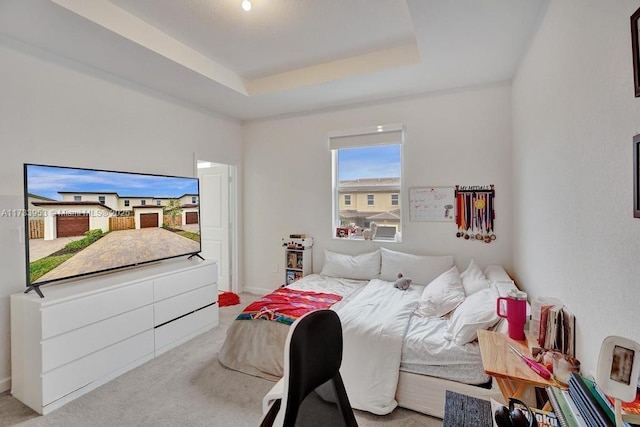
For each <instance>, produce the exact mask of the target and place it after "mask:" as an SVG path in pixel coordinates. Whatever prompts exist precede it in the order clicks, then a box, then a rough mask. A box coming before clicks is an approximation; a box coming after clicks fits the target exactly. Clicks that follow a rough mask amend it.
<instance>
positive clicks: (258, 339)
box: [220, 248, 515, 418]
mask: <svg viewBox="0 0 640 427" xmlns="http://www.w3.org/2000/svg"><path fill="white" fill-rule="evenodd" d="M399 272H402V273H403V275H404V276H405V277H410V278H413V283H412V285H411V286H410V287H409V289H407V290H406V291H403V290H399V289H396V288H394V286H393V284H394V281H395V280H393V279H394V278H395V277H397V274H398V273H399ZM513 287H515V285H514V284H513V282H512V281H511V278H510V277H509V276H508V274H507V273H506V272H505V270H504V269H503V268H502V267H500V266H497V265H492V266H488V267H487V268H486V269H485V270H484V271H482V270H480V268H479V267H478V266H477V265H476V264H475V263H474V262H473V261H472V262H471V263H470V264H469V267H467V268H466V270H465V271H464V272H462V273H459V272H458V270H457V268H456V267H455V266H454V265H453V257H451V256H437V257H427V256H420V255H413V254H405V253H401V252H396V251H390V250H387V249H384V248H381V249H380V250H378V251H375V252H373V253H369V254H361V255H355V256H352V255H346V254H338V253H335V252H332V251H325V264H324V266H323V269H322V271H321V272H320V274H312V275H309V276H305V277H303V278H302V279H300V280H298V281H296V282H294V283H292V284H291V285H289V286H288V287H287V288H288V289H287V291H288V292H290V293H295V294H300V295H302V296H303V297H308V295H314V294H315V293H324V294H329V295H332V296H333V297H334V298H335V299H336V300H338V301H337V302H335V303H334V304H332V305H331V306H330V308H331V309H332V310H335V311H336V312H337V313H338V314H339V316H340V319H341V322H342V324H343V336H344V344H345V347H344V354H343V362H342V367H341V374H342V377H343V380H344V382H345V387H346V388H347V392H348V394H349V399H350V401H351V404H352V406H353V407H354V408H356V409H361V410H366V411H369V412H372V413H374V414H378V415H383V414H387V413H389V412H391V411H392V410H393V409H394V408H395V407H396V406H398V405H399V406H402V407H405V408H408V409H412V410H416V411H419V412H422V413H425V414H429V415H433V416H437V417H440V418H442V417H443V414H444V396H445V391H446V390H452V391H456V392H459V393H464V394H468V395H472V396H475V397H480V398H485V399H488V398H489V397H493V398H495V399H497V400H502V398H501V394H500V392H499V390H498V389H497V388H496V387H493V386H492V384H491V378H490V377H489V376H488V375H486V374H485V373H484V370H483V368H482V361H481V358H480V351H479V347H478V345H477V341H475V336H476V333H475V331H476V330H477V329H478V328H485V329H486V328H494V329H495V328H500V327H501V323H500V322H499V318H498V317H497V316H496V314H495V299H496V298H497V296H498V295H506V293H507V292H508V291H509V290H510V289H512V288H513ZM265 298H266V300H267V301H268V300H270V299H272V298H273V295H272V294H269V295H267V296H265ZM265 298H263V299H265ZM263 302H264V301H260V302H258V303H257V305H254V306H253V307H254V311H251V310H247V308H249V306H247V308H245V310H244V311H248V313H245V314H244V318H245V319H248V318H252V316H253V317H255V318H256V319H257V320H244V319H242V320H241V319H238V320H235V321H234V322H233V323H232V325H231V326H230V327H229V330H228V332H227V338H226V340H225V343H224V344H223V347H222V348H221V351H220V362H221V363H222V364H223V365H225V366H227V367H229V368H231V369H235V370H238V371H241V372H244V373H247V374H251V375H256V376H260V377H263V378H268V379H271V380H277V379H279V378H280V377H281V376H282V373H283V360H284V356H283V349H284V342H285V340H286V336H287V333H288V330H289V326H288V324H287V322H286V321H285V322H283V321H280V320H278V319H275V320H276V321H265V320H262V319H266V318H269V315H265V313H262V312H259V311H255V307H259V306H260V305H261V304H262V303H263ZM294 305H295V304H294ZM244 311H243V312H244ZM267 311H269V310H267ZM242 316H243V315H241V316H239V317H240V318H241V317H242ZM271 320H274V319H273V318H271ZM293 320H294V319H289V321H290V322H291V321H293Z"/></svg>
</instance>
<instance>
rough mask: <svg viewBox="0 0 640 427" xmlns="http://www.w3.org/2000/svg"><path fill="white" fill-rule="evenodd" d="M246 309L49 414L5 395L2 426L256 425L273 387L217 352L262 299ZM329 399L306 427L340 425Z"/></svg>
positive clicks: (313, 402)
mask: <svg viewBox="0 0 640 427" xmlns="http://www.w3.org/2000/svg"><path fill="white" fill-rule="evenodd" d="M240 297H241V304H240V305H233V306H229V307H221V308H220V326H219V327H217V328H215V329H214V330H212V331H210V332H208V333H205V334H202V335H200V336H198V337H196V338H194V339H193V340H191V341H189V342H187V343H185V344H183V345H181V346H179V347H177V348H175V349H173V350H171V351H169V352H167V353H165V354H163V355H161V356H160V357H158V358H156V359H153V360H151V361H149V362H147V363H145V364H144V365H142V366H140V367H138V368H136V369H134V370H132V371H129V372H127V373H126V374H124V375H122V376H120V377H118V378H116V379H114V380H113V381H111V382H109V383H107V384H105V385H103V386H102V387H99V388H97V389H96V390H93V391H92V392H90V393H87V394H86V395H84V396H82V397H80V398H78V399H76V400H74V401H73V402H71V403H68V404H67V405H65V406H63V407H62V408H59V409H57V410H55V411H53V412H51V413H50V414H48V415H46V416H41V415H38V414H37V413H35V412H34V411H32V410H31V409H30V408H28V407H26V406H24V405H23V404H22V403H21V402H19V401H18V400H16V399H14V398H13V397H12V396H11V395H10V394H9V392H5V393H2V394H0V427H5V426H24V427H32V426H60V427H76V426H77V427H87V426H92V427H102V426H104V427H107V426H109V427H111V426H154V427H162V426H167V427H169V426H171V427H174V426H257V425H258V422H259V420H260V417H261V411H262V397H263V396H264V395H265V394H266V393H267V392H268V391H269V390H270V389H271V387H272V386H273V384H274V383H272V382H271V381H268V380H264V379H262V378H257V377H252V376H250V375H245V374H242V373H239V372H236V371H232V370H230V369H227V368H225V367H224V366H222V365H221V364H220V363H219V362H218V357H217V356H218V350H219V349H220V347H221V346H222V343H223V342H224V338H225V336H226V330H227V327H228V325H229V324H230V323H231V322H232V321H233V319H234V318H235V316H236V315H237V314H238V313H239V312H240V311H241V310H242V308H243V307H244V306H245V305H247V304H248V303H249V302H252V301H253V300H255V299H257V298H258V297H257V296H255V295H250V294H241V296H240ZM327 405H328V404H326V403H325V402H324V401H322V400H320V399H319V398H317V397H313V398H311V399H308V402H307V401H305V405H304V406H305V409H304V410H305V413H307V414H309V416H308V417H307V419H308V420H309V421H307V422H304V423H303V425H305V426H314V425H316V426H331V425H336V422H335V419H333V418H329V419H327V418H321V417H319V416H316V415H315V414H316V413H317V411H318V410H319V408H321V407H325V406H327ZM355 412H356V419H357V421H358V424H359V425H360V426H361V427H366V426H377V425H382V424H384V425H389V426H403V427H404V426H423V427H440V426H442V420H439V419H437V418H431V417H428V416H425V415H422V414H419V413H417V412H413V411H409V410H407V409H403V408H398V409H396V410H395V411H393V412H392V413H391V414H389V415H386V416H376V415H373V414H370V413H367V412H361V411H355Z"/></svg>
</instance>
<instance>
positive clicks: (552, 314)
mask: <svg viewBox="0 0 640 427" xmlns="http://www.w3.org/2000/svg"><path fill="white" fill-rule="evenodd" d="M575 325H576V319H575V316H574V315H573V313H571V312H570V311H569V309H568V308H567V307H566V306H565V305H562V304H550V305H543V306H541V307H540V326H539V331H538V345H540V346H541V347H542V348H546V349H555V350H560V352H561V353H564V354H568V355H569V356H572V357H575V343H576V341H575V340H576V338H575V332H574V331H575Z"/></svg>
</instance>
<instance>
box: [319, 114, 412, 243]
mask: <svg viewBox="0 0 640 427" xmlns="http://www.w3.org/2000/svg"><path fill="white" fill-rule="evenodd" d="M404 136H405V128H404V126H403V125H401V124H391V125H378V126H371V127H366V128H361V129H353V130H347V131H338V132H330V133H329V138H328V139H329V150H330V151H331V169H332V179H331V188H332V192H333V198H332V204H331V218H332V221H331V222H332V228H331V237H332V239H340V238H339V237H336V233H335V230H336V228H337V227H339V224H340V195H339V191H338V188H337V184H338V150H339V149H341V148H355V147H370V146H374V145H400V146H401V147H400V185H399V186H395V187H393V186H389V187H387V189H390V190H392V191H397V192H398V194H401V193H402V191H403V190H404V186H405V183H404ZM342 190H343V191H344V190H346V191H349V188H348V187H347V188H345V187H342ZM358 190H360V191H367V190H373V189H367V188H358ZM398 207H399V208H400V214H401V215H400V225H399V226H398V231H401V230H403V229H404V225H405V221H404V216H405V212H404V211H405V209H404V208H403V207H402V206H401V205H400V203H398ZM353 239H354V240H359V239H362V238H361V237H360V238H358V237H355V238H353ZM374 240H379V241H385V242H389V241H390V240H389V239H374ZM391 241H395V242H401V241H402V233H401V232H399V233H398V234H397V235H396V239H395V240H391Z"/></svg>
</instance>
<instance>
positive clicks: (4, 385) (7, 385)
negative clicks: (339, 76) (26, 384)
mask: <svg viewBox="0 0 640 427" xmlns="http://www.w3.org/2000/svg"><path fill="white" fill-rule="evenodd" d="M7 390H11V377H7V378H3V379H0V393H4V392H5V391H7Z"/></svg>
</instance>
